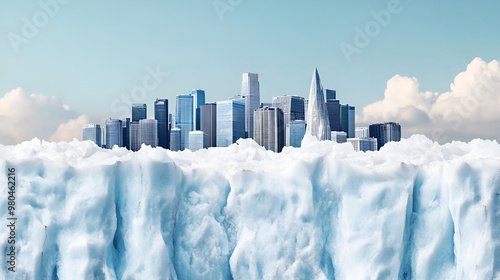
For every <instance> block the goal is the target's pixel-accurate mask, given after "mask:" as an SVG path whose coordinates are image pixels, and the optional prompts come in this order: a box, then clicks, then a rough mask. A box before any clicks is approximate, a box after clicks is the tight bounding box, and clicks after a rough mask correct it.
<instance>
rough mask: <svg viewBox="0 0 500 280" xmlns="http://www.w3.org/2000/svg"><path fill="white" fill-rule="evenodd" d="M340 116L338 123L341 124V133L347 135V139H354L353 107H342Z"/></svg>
mask: <svg viewBox="0 0 500 280" xmlns="http://www.w3.org/2000/svg"><path fill="white" fill-rule="evenodd" d="M341 110H342V111H341V114H340V122H341V124H342V127H341V128H342V131H344V132H345V133H347V138H354V136H355V131H354V127H355V120H354V118H355V108H354V106H349V104H347V105H342V109H341Z"/></svg>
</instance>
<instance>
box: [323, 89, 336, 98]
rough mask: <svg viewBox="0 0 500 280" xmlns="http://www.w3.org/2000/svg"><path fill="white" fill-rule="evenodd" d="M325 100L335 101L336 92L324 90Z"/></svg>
mask: <svg viewBox="0 0 500 280" xmlns="http://www.w3.org/2000/svg"><path fill="white" fill-rule="evenodd" d="M325 95H326V96H325V98H326V100H337V91H336V90H333V89H325Z"/></svg>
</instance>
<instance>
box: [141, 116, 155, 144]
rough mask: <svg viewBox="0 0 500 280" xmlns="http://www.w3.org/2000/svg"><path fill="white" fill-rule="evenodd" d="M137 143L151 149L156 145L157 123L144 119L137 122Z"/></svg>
mask: <svg viewBox="0 0 500 280" xmlns="http://www.w3.org/2000/svg"><path fill="white" fill-rule="evenodd" d="M139 142H140V143H141V146H142V144H146V145H148V146H151V147H153V148H154V147H156V146H157V145H158V121H156V120H153V119H145V120H140V121H139Z"/></svg>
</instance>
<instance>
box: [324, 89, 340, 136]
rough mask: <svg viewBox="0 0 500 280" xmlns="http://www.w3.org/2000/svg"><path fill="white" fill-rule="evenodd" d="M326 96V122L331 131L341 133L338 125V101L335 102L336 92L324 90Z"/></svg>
mask: <svg viewBox="0 0 500 280" xmlns="http://www.w3.org/2000/svg"><path fill="white" fill-rule="evenodd" d="M325 94H326V111H327V112H328V120H329V121H330V129H331V131H341V130H342V126H341V123H340V108H341V105H340V101H339V100H337V91H335V90H332V89H325Z"/></svg>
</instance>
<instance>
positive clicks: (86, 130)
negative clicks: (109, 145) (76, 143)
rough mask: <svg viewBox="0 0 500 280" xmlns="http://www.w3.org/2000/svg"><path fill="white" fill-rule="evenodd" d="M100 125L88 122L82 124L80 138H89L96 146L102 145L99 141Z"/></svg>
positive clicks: (100, 134) (85, 139)
mask: <svg viewBox="0 0 500 280" xmlns="http://www.w3.org/2000/svg"><path fill="white" fill-rule="evenodd" d="M101 136H102V132H101V126H100V125H99V124H94V123H89V124H86V125H84V126H83V135H82V140H83V141H87V140H90V141H92V142H94V143H95V144H96V145H97V146H99V147H101V146H102V141H101Z"/></svg>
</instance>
